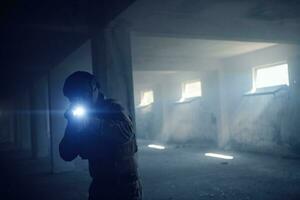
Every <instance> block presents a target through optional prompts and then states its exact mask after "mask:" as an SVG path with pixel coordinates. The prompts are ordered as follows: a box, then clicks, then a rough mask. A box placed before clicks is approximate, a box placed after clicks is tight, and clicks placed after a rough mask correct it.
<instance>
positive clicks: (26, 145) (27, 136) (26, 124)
mask: <svg viewBox="0 0 300 200" xmlns="http://www.w3.org/2000/svg"><path fill="white" fill-rule="evenodd" d="M21 95H22V96H21V99H20V100H21V110H20V111H21V113H20V125H21V127H20V128H21V130H20V131H21V138H22V139H21V148H22V149H23V150H30V149H31V124H30V93H29V91H28V90H25V91H24V92H22V94H21Z"/></svg>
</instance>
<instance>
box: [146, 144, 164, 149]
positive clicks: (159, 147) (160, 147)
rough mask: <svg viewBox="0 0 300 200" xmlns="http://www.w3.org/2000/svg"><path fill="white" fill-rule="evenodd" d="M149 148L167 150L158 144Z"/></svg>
mask: <svg viewBox="0 0 300 200" xmlns="http://www.w3.org/2000/svg"><path fill="white" fill-rule="evenodd" d="M148 147H149V148H153V149H160V150H163V149H165V148H166V147H164V146H161V145H157V144H149V145H148Z"/></svg>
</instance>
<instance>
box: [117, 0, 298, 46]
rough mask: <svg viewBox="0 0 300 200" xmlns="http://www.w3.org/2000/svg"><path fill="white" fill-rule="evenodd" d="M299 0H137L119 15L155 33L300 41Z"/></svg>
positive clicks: (135, 28) (133, 25) (134, 27)
mask: <svg viewBox="0 0 300 200" xmlns="http://www.w3.org/2000/svg"><path fill="white" fill-rule="evenodd" d="M299 9H300V1H299V0H289V1H286V0H272V1H264V0H251V1H241V0H213V1H212V0H163V1H161V0H137V1H136V2H135V3H134V4H133V5H132V6H131V7H129V9H127V10H126V11H125V12H123V13H122V14H121V15H120V16H119V18H120V19H122V20H125V21H127V22H128V23H129V24H130V28H131V30H132V31H133V32H137V33H144V34H145V35H148V36H150V35H152V36H153V35H154V36H173V37H182V38H200V39H221V40H238V41H241V40H243V41H255V42H275V43H299V44H300V38H299V35H300V12H299Z"/></svg>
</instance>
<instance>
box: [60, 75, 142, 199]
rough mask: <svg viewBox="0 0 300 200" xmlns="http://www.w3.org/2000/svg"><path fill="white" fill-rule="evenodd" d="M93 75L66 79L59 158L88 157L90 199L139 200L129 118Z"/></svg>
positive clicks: (132, 130) (139, 191)
mask: <svg viewBox="0 0 300 200" xmlns="http://www.w3.org/2000/svg"><path fill="white" fill-rule="evenodd" d="M99 88H100V87H99V83H98V82H97V81H96V78H95V76H93V75H92V74H90V73H88V72H83V71H77V72H75V73H73V74H71V75H70V76H69V77H68V78H67V79H66V81H65V84H64V87H63V93H64V95H65V96H66V97H67V98H68V100H69V101H70V107H69V109H67V111H66V112H65V118H66V119H67V120H68V123H67V127H66V130H65V135H64V137H63V139H62V140H61V142H60V145H59V152H60V156H61V157H62V159H64V160H65V161H72V160H73V159H75V158H76V157H77V156H80V157H81V158H82V159H87V160H88V162H89V171H90V175H91V177H92V183H91V185H90V189H89V200H101V199H103V200H141V199H142V195H141V185H140V181H139V177H138V172H137V162H136V158H135V154H136V152H137V144H136V138H135V133H134V129H133V124H132V121H131V119H130V118H129V117H128V116H127V115H126V114H125V113H124V112H123V108H122V107H121V105H119V104H117V103H116V102H115V101H114V100H112V99H107V98H105V97H104V95H103V94H102V93H101V92H100V89H99Z"/></svg>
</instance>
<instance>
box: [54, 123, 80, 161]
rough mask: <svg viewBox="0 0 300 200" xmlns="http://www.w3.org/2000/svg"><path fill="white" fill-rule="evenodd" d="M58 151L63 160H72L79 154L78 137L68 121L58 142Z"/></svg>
mask: <svg viewBox="0 0 300 200" xmlns="http://www.w3.org/2000/svg"><path fill="white" fill-rule="evenodd" d="M59 153H60V156H61V158H62V159H63V160H65V161H72V160H74V159H75V158H76V157H77V156H78V154H79V138H78V135H76V133H74V131H73V130H72V128H71V126H70V124H69V123H68V125H67V127H66V130H65V135H64V137H63V139H62V140H61V142H60V144H59Z"/></svg>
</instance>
